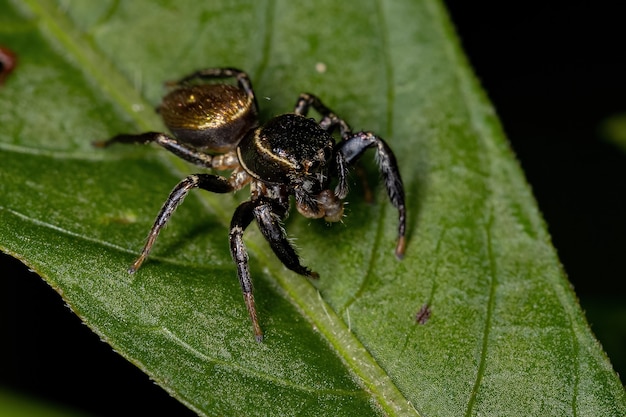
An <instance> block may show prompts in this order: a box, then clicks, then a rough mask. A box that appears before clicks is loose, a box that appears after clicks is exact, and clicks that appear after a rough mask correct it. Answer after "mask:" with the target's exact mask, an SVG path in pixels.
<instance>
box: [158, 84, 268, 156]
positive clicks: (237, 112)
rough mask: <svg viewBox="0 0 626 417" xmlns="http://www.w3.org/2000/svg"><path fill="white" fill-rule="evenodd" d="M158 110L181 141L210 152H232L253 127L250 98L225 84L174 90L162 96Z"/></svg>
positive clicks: (253, 119)
mask: <svg viewBox="0 0 626 417" xmlns="http://www.w3.org/2000/svg"><path fill="white" fill-rule="evenodd" d="M159 111H160V113H161V116H162V117H163V121H164V122H165V125H166V126H167V127H168V128H169V129H170V130H171V131H172V133H173V134H174V135H175V136H176V137H177V138H178V139H179V140H180V141H181V142H185V143H188V144H190V145H192V146H194V147H196V148H199V149H203V150H207V151H210V152H219V153H222V152H226V151H228V150H231V149H234V148H235V146H237V144H238V143H239V141H240V140H241V138H242V137H243V136H244V135H245V134H246V132H248V131H249V130H250V129H251V128H254V127H256V126H257V122H256V120H257V114H256V107H255V105H254V101H253V98H251V97H250V96H248V95H247V94H246V93H245V92H244V91H243V90H241V89H240V88H237V87H235V86H232V85H228V84H208V85H193V86H185V87H180V88H177V89H176V90H174V91H172V92H171V93H169V94H168V95H167V96H165V98H164V99H163V102H162V104H161V106H160V108H159Z"/></svg>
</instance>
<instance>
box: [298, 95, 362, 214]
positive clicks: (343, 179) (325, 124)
mask: <svg viewBox="0 0 626 417" xmlns="http://www.w3.org/2000/svg"><path fill="white" fill-rule="evenodd" d="M311 107H313V109H315V111H317V112H318V113H319V114H321V115H322V119H321V120H320V121H319V125H320V127H321V128H322V129H324V130H327V131H329V132H330V133H332V132H334V131H335V129H336V128H339V134H340V135H341V140H342V141H345V140H348V139H350V138H351V137H352V135H353V133H352V128H350V125H349V124H348V123H347V122H346V121H345V120H343V119H342V118H341V117H339V116H337V114H336V113H335V112H333V111H332V110H331V109H329V108H328V107H326V105H325V104H324V103H322V100H320V99H319V97H317V96H316V95H314V94H311V93H302V94H300V97H298V101H297V102H296V106H295V108H294V112H295V113H297V114H301V115H303V116H306V115H308V113H309V110H310V108H311ZM335 158H336V159H335V164H336V166H337V173H338V177H339V183H338V184H337V187H336V188H335V195H336V196H337V197H339V198H341V199H344V198H346V196H347V195H348V180H347V177H348V163H347V162H346V161H345V159H344V157H343V154H342V153H341V152H337V154H336V155H335ZM356 172H357V175H358V176H359V178H360V179H361V184H362V185H363V190H364V194H365V201H367V202H368V203H371V202H372V201H374V197H373V194H372V190H371V189H370V186H369V184H368V182H367V179H366V176H365V171H364V170H363V168H361V167H360V166H357V167H356Z"/></svg>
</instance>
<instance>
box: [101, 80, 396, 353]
mask: <svg viewBox="0 0 626 417" xmlns="http://www.w3.org/2000/svg"><path fill="white" fill-rule="evenodd" d="M224 79H233V80H236V82H237V85H234V83H224V82H219V81H218V82H210V81H212V80H224ZM167 85H169V86H170V87H171V88H172V90H171V91H170V92H169V94H167V95H166V96H165V97H164V98H163V101H162V103H161V104H160V106H159V107H158V112H160V114H161V116H162V118H163V121H164V123H165V125H166V126H167V128H168V129H169V130H170V131H171V132H172V135H169V134H167V133H159V132H147V133H142V134H121V135H117V136H115V137H113V138H111V139H108V140H106V141H99V142H94V145H95V146H98V147H106V146H109V145H111V144H114V143H144V144H147V143H156V144H158V145H160V146H162V147H164V148H165V149H167V150H168V151H170V152H172V153H174V154H175V155H177V156H178V157H180V158H182V159H184V160H186V161H188V162H191V163H193V164H195V165H198V166H200V167H202V168H209V169H212V170H216V171H231V172H232V173H231V174H230V176H228V177H224V176H219V175H215V174H208V173H202V174H195V175H189V176H188V177H186V178H185V179H183V180H182V181H181V182H179V183H178V185H176V186H175V187H174V189H173V190H172V192H171V193H170V195H169V197H168V198H167V200H166V201H165V204H164V205H163V207H162V208H161V211H160V212H159V214H158V215H157V218H156V220H155V222H154V225H153V226H152V229H151V230H150V234H149V235H148V239H147V241H146V244H145V246H144V247H143V250H142V251H141V254H140V255H139V257H138V258H137V259H136V260H135V262H134V263H133V264H132V265H131V266H130V268H129V269H128V272H129V273H130V274H133V273H135V272H136V271H137V270H138V269H139V267H140V266H141V264H142V263H143V262H144V261H145V260H146V258H147V257H148V254H149V253H150V250H151V249H152V246H153V244H154V243H155V240H156V238H157V236H158V234H159V232H160V231H161V229H162V228H163V226H165V224H166V223H167V221H168V220H169V218H170V216H171V215H172V213H173V212H174V210H175V209H176V208H177V207H178V206H179V205H180V203H182V201H183V199H184V198H185V196H186V195H187V194H188V193H189V191H191V190H192V189H194V188H201V189H203V190H206V191H211V192H214V193H229V192H233V191H236V190H239V189H241V188H243V187H244V186H246V185H250V194H251V195H250V199H249V200H247V201H244V202H243V203H241V204H240V205H239V206H238V207H237V209H236V210H235V213H234V215H233V217H232V221H231V224H230V232H229V236H228V237H229V243H230V253H231V255H232V257H233V260H234V262H235V264H236V265H237V276H238V278H239V283H240V284H241V289H242V291H243V297H244V301H245V304H246V307H247V310H248V313H249V315H250V319H251V321H252V327H253V330H254V336H255V339H256V340H257V341H258V342H261V341H262V340H263V332H262V330H261V327H260V325H259V320H258V318H257V311H256V307H255V304H254V297H253V294H252V279H251V276H250V271H249V268H248V254H247V251H246V248H245V246H244V242H243V234H244V230H245V229H246V227H248V225H250V223H251V222H252V221H253V220H256V223H257V225H258V227H259V230H260V231H261V233H262V234H263V236H264V237H265V239H266V240H267V241H268V242H269V245H270V247H271V248H272V250H273V251H274V253H275V254H276V256H277V257H278V259H280V261H281V262H282V263H283V264H284V265H285V266H286V267H287V268H289V269H290V270H292V271H294V272H296V273H298V274H301V275H304V276H306V277H309V278H318V277H319V275H318V274H317V273H316V272H313V271H311V270H310V269H309V268H307V267H306V266H303V265H302V264H301V263H300V259H299V257H298V254H297V253H296V251H295V249H294V248H293V246H292V245H291V244H290V242H289V240H288V238H287V235H286V232H285V230H284V229H283V228H282V221H283V220H284V219H285V218H286V217H287V215H288V212H289V205H290V201H289V200H290V196H294V200H295V205H296V208H297V210H298V211H299V212H300V214H302V215H303V216H305V217H308V218H314V219H317V218H322V217H323V218H324V219H325V220H326V221H328V222H337V221H340V220H341V218H342V216H343V200H344V198H345V197H346V196H347V194H348V185H347V176H348V171H349V168H350V166H351V165H354V163H355V162H356V161H357V160H358V159H359V158H360V157H361V155H362V154H363V153H364V151H365V150H367V149H369V148H374V149H375V150H376V153H377V158H376V160H377V163H378V168H379V170H380V172H381V174H382V178H383V180H384V183H385V187H386V189H387V194H388V195H389V199H390V201H391V203H392V204H393V206H395V207H396V208H397V210H398V215H399V226H398V240H397V245H396V249H395V254H396V256H397V257H398V258H402V257H403V255H404V249H405V227H406V226H405V225H406V209H405V205H404V188H403V185H402V179H401V178H400V172H399V170H398V164H397V162H396V158H395V156H394V154H393V152H392V151H391V149H390V148H389V146H388V145H387V143H385V141H384V140H383V139H381V138H380V137H378V136H377V135H375V134H374V133H372V132H357V133H354V132H352V130H351V129H350V126H349V125H348V124H347V123H346V122H345V121H344V120H343V119H341V118H339V117H338V116H337V115H336V114H335V113H334V112H332V111H331V110H330V109H329V108H327V107H326V106H325V105H324V104H323V103H322V102H321V101H320V99H319V98H317V97H316V96H315V95H313V94H308V93H303V94H300V96H299V97H298V100H297V102H296V105H295V107H294V111H293V113H287V114H281V115H279V116H275V117H273V118H271V119H270V120H269V121H268V122H267V123H265V124H261V123H260V122H259V117H258V113H259V112H258V106H257V102H256V98H255V94H254V90H253V89H252V83H251V81H250V78H249V77H248V74H246V73H245V72H244V71H241V70H238V69H235V68H209V69H204V70H200V71H196V72H194V73H192V74H190V75H188V76H186V77H184V78H182V79H180V80H179V81H177V82H169V83H167ZM310 108H313V109H315V110H316V111H317V112H318V113H319V114H320V115H321V119H320V120H319V122H318V121H316V120H315V119H312V118H309V117H307V114H308V112H309V110H310ZM337 130H338V133H339V135H340V136H341V140H340V141H339V142H338V143H336V142H335V139H334V138H333V136H332V135H333V132H335V131H337ZM331 181H332V182H333V183H335V182H336V185H335V188H334V189H333V190H331V189H330V187H331Z"/></svg>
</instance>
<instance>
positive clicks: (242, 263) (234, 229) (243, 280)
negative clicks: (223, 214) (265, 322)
mask: <svg viewBox="0 0 626 417" xmlns="http://www.w3.org/2000/svg"><path fill="white" fill-rule="evenodd" d="M255 205H256V202H254V201H245V202H243V203H241V204H240V205H239V207H237V209H236V210H235V214H234V215H233V218H232V220H231V223H230V233H229V235H228V240H229V242H230V254H231V256H232V257H233V260H234V261H235V264H237V276H238V277H239V284H240V285H241V291H242V292H243V299H244V301H245V303H246V308H247V309H248V314H249V315H250V320H251V321H252V327H253V329H254V337H255V339H256V341H257V342H262V341H263V331H262V330H261V326H260V325H259V319H258V317H257V312H256V307H255V305H254V295H253V294H252V278H251V277H250V269H249V267H248V252H247V251H246V247H245V245H244V243H243V232H244V230H245V229H246V227H248V225H250V223H251V222H252V220H253V219H254V214H253V210H254V207H255Z"/></svg>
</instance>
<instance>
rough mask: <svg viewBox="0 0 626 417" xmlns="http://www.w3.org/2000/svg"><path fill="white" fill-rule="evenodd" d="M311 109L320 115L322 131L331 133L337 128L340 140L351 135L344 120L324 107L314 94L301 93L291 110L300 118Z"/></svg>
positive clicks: (350, 130)
mask: <svg viewBox="0 0 626 417" xmlns="http://www.w3.org/2000/svg"><path fill="white" fill-rule="evenodd" d="M311 107H313V108H314V109H315V111H317V112H318V113H319V114H321V115H322V119H321V120H320V122H319V124H320V126H321V128H322V129H324V130H328V131H329V132H333V131H334V130H335V129H336V128H339V133H340V134H341V137H342V139H346V137H348V136H350V135H351V134H352V129H350V126H349V125H348V123H346V121H345V120H343V119H342V118H340V117H339V116H337V115H336V114H335V113H334V112H333V111H332V110H331V109H329V108H328V107H326V106H325V105H324V103H322V101H321V100H320V99H319V98H318V97H317V96H316V95H314V94H310V93H302V94H300V97H298V101H297V102H296V105H295V107H294V109H293V112H294V113H296V114H299V115H302V116H306V115H307V114H308V113H309V109H310V108H311Z"/></svg>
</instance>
